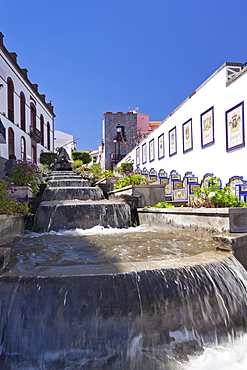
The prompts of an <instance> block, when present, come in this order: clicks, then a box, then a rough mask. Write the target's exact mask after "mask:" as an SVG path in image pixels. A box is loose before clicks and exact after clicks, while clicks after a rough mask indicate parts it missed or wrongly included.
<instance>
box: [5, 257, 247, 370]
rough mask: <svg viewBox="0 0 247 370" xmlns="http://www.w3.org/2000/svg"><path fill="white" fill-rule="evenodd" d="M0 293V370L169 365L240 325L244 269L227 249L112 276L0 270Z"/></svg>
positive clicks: (246, 318) (246, 305) (244, 309)
mask: <svg viewBox="0 0 247 370" xmlns="http://www.w3.org/2000/svg"><path fill="white" fill-rule="evenodd" d="M0 295H1V301H0V312H1V323H0V328H1V333H2V335H1V343H0V348H1V357H0V365H1V368H4V369H16V368H22V369H29V368H32V369H61V368H66V369H77V368H79V369H94V368H102V369H118V368H119V369H122V368H123V369H148V370H149V369H150V370H151V369H152V370H153V369H165V368H166V366H168V367H167V369H171V368H172V369H173V368H174V369H175V368H176V367H175V364H176V366H178V364H179V363H181V362H183V361H187V359H188V356H189V355H191V354H193V353H200V351H202V350H203V347H204V346H205V345H209V344H210V345H214V344H217V343H222V342H223V341H224V340H227V338H234V337H235V336H236V335H237V333H239V332H240V331H246V323H247V272H246V271H245V270H244V269H243V267H242V265H240V263H239V262H238V261H237V260H236V259H235V258H234V257H227V258H225V259H223V260H221V261H217V262H212V263H207V264H202V265H196V266H187V267H179V268H168V269H160V270H144V271H139V272H129V273H119V274H105V275H79V276H76V275H74V276H43V277H41V276H30V277H25V276H20V277H17V276H8V275H3V276H1V277H0ZM169 364H170V365H169ZM171 364H173V365H172V366H174V367H169V366H171Z"/></svg>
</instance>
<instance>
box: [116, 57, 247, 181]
mask: <svg viewBox="0 0 247 370" xmlns="http://www.w3.org/2000/svg"><path fill="white" fill-rule="evenodd" d="M246 109H247V67H245V66H242V64H241V63H225V64H223V65H222V66H221V67H220V68H219V69H218V70H217V71H216V72H215V73H214V74H213V75H212V76H210V77H209V78H208V79H207V80H206V81H205V82H204V83H203V84H202V85H201V86H200V87H199V88H198V89H197V90H195V91H194V92H193V93H192V94H191V95H190V96H189V97H188V98H187V99H186V100H185V101H184V102H183V103H182V104H180V105H179V106H178V107H177V108H176V109H175V110H174V111H173V112H172V113H171V114H170V115H169V116H168V117H167V118H166V119H165V120H164V121H163V122H162V123H161V124H160V126H158V127H157V128H156V129H155V130H154V131H152V132H151V133H150V134H149V136H147V137H146V138H145V139H144V140H143V141H142V142H141V143H140V145H139V146H138V147H135V148H134V149H133V150H132V151H131V152H130V153H128V155H127V156H126V157H125V158H124V159H123V160H122V161H121V162H128V161H132V162H133V163H134V169H136V168H140V169H141V170H143V169H144V168H146V169H147V170H148V171H150V169H152V168H154V170H155V171H157V172H159V170H160V169H163V170H164V171H165V172H167V173H168V175H169V174H170V172H171V171H172V170H176V171H177V172H178V174H180V175H181V176H182V177H183V176H184V174H185V173H186V172H187V171H192V172H193V174H194V175H195V176H197V177H198V178H199V181H200V180H201V179H202V177H203V176H204V175H205V174H206V173H213V175H214V176H216V177H220V178H221V179H222V183H223V184H226V183H227V182H228V180H229V178H230V177H232V176H243V180H247V166H246V165H245V159H246V158H247V146H246V145H247V141H246V135H247V129H246V127H245V126H246V125H245V124H246V123H247V121H246V120H245V117H246V119H247V114H246V113H247V112H246ZM207 111H208V113H205V114H204V112H207ZM210 117H211V118H210ZM236 117H237V118H236ZM207 118H208V121H207ZM210 120H211V121H210ZM233 120H235V123H233ZM186 129H187V132H186ZM172 134H175V135H172ZM186 134H187V139H186ZM172 136H173V137H172ZM162 138H164V153H163V149H162V148H161V147H160V148H159V145H161V142H162ZM172 139H175V142H174V143H172ZM163 154H164V156H163ZM138 158H139V159H138Z"/></svg>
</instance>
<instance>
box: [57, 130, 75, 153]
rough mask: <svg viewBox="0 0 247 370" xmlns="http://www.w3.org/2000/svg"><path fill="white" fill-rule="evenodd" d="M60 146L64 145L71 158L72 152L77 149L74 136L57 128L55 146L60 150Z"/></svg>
mask: <svg viewBox="0 0 247 370" xmlns="http://www.w3.org/2000/svg"><path fill="white" fill-rule="evenodd" d="M60 147H63V148H64V149H65V150H66V151H67V153H68V155H69V157H70V159H72V157H71V153H72V152H73V151H74V150H76V143H75V142H74V136H73V135H70V134H67V133H66V132H62V131H58V130H55V138H54V148H55V150H56V151H58V149H59V148H60Z"/></svg>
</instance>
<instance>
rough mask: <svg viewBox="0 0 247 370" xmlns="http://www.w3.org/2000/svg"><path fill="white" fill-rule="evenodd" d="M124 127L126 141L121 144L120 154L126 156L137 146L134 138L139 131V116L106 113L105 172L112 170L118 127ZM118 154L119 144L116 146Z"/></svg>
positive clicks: (104, 131) (129, 113)
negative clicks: (112, 156) (112, 155)
mask: <svg viewBox="0 0 247 370" xmlns="http://www.w3.org/2000/svg"><path fill="white" fill-rule="evenodd" d="M118 124H119V125H120V126H123V127H124V135H125V141H126V143H127V145H126V144H124V143H123V142H120V153H122V154H126V153H128V152H129V151H130V150H131V149H133V148H134V146H135V141H134V138H133V137H134V136H135V134H136V131H137V114H135V113H133V112H128V113H123V112H119V113H111V112H108V113H105V114H104V121H103V140H104V155H105V170H111V169H112V168H111V154H115V145H114V141H113V140H114V139H115V138H116V136H117V125H118ZM116 153H117V154H118V143H117V144H116Z"/></svg>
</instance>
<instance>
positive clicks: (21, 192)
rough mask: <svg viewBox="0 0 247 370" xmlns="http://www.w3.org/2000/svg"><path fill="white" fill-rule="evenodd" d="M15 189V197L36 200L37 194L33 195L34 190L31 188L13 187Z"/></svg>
mask: <svg viewBox="0 0 247 370" xmlns="http://www.w3.org/2000/svg"><path fill="white" fill-rule="evenodd" d="M12 188H13V189H15V192H14V193H13V195H14V196H15V197H16V198H18V199H23V198H34V197H35V194H34V193H33V191H32V189H31V188H30V187H29V186H15V185H13V186H12Z"/></svg>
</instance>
